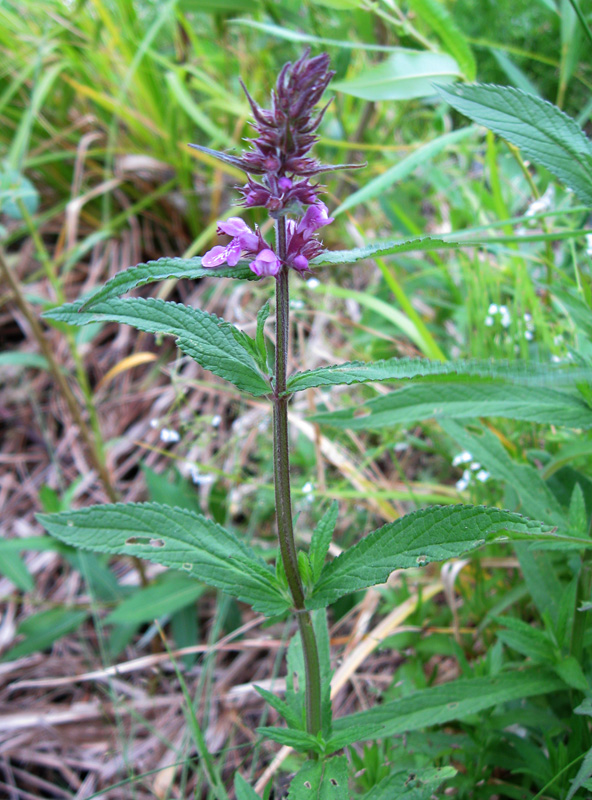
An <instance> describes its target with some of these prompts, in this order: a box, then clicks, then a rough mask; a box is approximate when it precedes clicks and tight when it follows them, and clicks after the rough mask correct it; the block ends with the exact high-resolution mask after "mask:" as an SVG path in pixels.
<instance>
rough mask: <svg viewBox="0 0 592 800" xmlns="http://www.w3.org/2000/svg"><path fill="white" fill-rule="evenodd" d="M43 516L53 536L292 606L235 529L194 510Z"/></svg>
mask: <svg viewBox="0 0 592 800" xmlns="http://www.w3.org/2000/svg"><path fill="white" fill-rule="evenodd" d="M38 519H39V521H40V522H41V524H42V525H43V526H44V527H45V528H46V530H47V531H48V532H49V533H51V534H52V536H55V537H56V538H58V539H60V540H61V541H63V542H66V543H67V544H70V545H72V546H74V547H81V548H83V549H86V550H97V551H99V552H101V553H113V554H115V553H118V554H121V555H129V556H137V557H138V558H146V559H148V560H149V561H153V562H155V563H157V564H163V565H164V566H166V567H174V568H175V569H180V570H183V571H185V572H187V574H188V575H193V576H194V577H196V578H198V579H199V580H201V581H203V582H204V583H207V584H208V585H209V586H215V587H216V588H218V589H222V591H225V592H227V593H228V594H230V595H232V596H233V597H237V598H238V599H239V600H243V601H244V602H246V603H250V604H251V605H252V606H253V608H255V609H256V610H258V611H261V612H262V613H263V614H269V615H274V614H283V613H284V612H285V611H286V610H288V609H289V608H290V604H289V603H288V602H287V600H286V599H285V598H284V597H283V596H282V594H281V592H280V590H279V588H278V586H277V583H276V580H275V576H274V574H273V571H272V570H271V568H270V567H268V566H267V564H266V563H265V562H264V561H263V560H262V559H260V558H258V557H257V556H256V555H255V553H254V552H253V551H252V550H251V548H250V547H248V546H247V545H246V544H245V543H244V542H241V541H240V540H239V539H238V538H237V537H236V536H235V535H234V534H233V533H230V531H227V530H225V529H224V528H223V527H222V526H221V525H218V524H217V523H215V522H212V520H209V519H206V517H203V516H201V515H200V514H196V513H195V512H193V511H188V510H185V509H180V508H171V507H170V506H164V505H160V504H158V503H127V504H123V503H117V504H115V505H101V506H90V507H89V508H84V509H81V510H80V511H68V512H63V513H61V514H39V516H38Z"/></svg>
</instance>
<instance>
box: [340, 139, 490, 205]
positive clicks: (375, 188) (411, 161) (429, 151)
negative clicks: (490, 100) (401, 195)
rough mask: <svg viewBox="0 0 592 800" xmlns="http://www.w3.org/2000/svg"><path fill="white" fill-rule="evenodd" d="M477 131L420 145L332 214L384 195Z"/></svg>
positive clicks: (351, 195)
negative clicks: (420, 167) (417, 169)
mask: <svg viewBox="0 0 592 800" xmlns="http://www.w3.org/2000/svg"><path fill="white" fill-rule="evenodd" d="M475 131H476V128H474V127H472V126H470V127H468V128H462V129H461V130H458V131H453V132H452V133H445V134H443V135H442V136H438V137H437V138H436V139H434V140H433V141H431V142H428V143H427V144H424V145H422V146H421V147H418V148H417V150H414V151H413V153H411V154H410V155H408V156H407V157H406V158H403V159H401V160H400V161H399V162H398V163H397V164H395V165H394V166H392V167H390V168H389V169H387V171H386V172H383V173H382V175H379V176H378V177H377V178H374V179H373V180H371V181H369V182H368V183H367V184H366V185H365V186H363V187H362V188H361V189H358V191H357V192H354V193H353V194H350V195H349V196H348V198H347V200H345V201H344V202H343V203H342V204H341V205H340V206H339V207H338V208H336V209H335V211H333V212H332V216H333V217H336V216H337V215H338V214H341V213H342V212H343V211H346V210H347V209H348V208H353V207H354V206H357V205H358V204H359V203H366V202H368V200H371V199H372V198H374V197H379V196H382V195H384V193H385V192H386V191H387V190H388V189H390V187H391V186H392V185H393V184H394V183H396V182H397V181H400V180H402V179H403V178H406V177H407V175H410V174H411V173H412V172H413V171H414V170H415V169H416V168H417V167H419V166H420V165H421V164H425V163H426V161H429V160H430V159H432V158H434V156H437V155H438V154H439V153H441V152H442V150H444V149H445V148H446V147H449V146H450V145H452V144H455V143H456V142H459V141H462V140H463V139H466V138H467V137H468V136H470V135H472V134H474V133H475Z"/></svg>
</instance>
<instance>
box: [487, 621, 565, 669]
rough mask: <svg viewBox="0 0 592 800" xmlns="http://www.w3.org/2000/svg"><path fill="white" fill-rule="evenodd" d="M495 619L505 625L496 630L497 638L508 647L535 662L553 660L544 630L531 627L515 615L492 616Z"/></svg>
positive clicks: (551, 647) (553, 654)
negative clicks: (503, 627)
mask: <svg viewBox="0 0 592 800" xmlns="http://www.w3.org/2000/svg"><path fill="white" fill-rule="evenodd" d="M494 619H495V621H496V622H497V623H499V624H500V625H504V626H505V630H504V629H501V630H499V631H498V632H497V636H498V638H499V639H500V640H501V641H502V642H503V643H504V644H505V645H507V646H508V647H511V648H512V649H513V650H516V652H517V653H521V654H522V655H524V656H526V657H527V658H532V659H533V661H535V662H541V663H543V662H547V663H548V664H552V663H553V662H554V661H555V653H554V649H553V645H552V643H551V641H550V640H549V637H548V636H547V635H546V633H545V631H542V630H539V629H538V628H533V627H532V625H528V623H526V622H523V621H522V620H521V619H517V618H516V617H494Z"/></svg>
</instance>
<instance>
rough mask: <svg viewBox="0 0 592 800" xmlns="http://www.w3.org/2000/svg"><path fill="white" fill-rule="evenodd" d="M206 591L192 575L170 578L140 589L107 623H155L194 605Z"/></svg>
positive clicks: (113, 613)
mask: <svg viewBox="0 0 592 800" xmlns="http://www.w3.org/2000/svg"><path fill="white" fill-rule="evenodd" d="M204 591H205V588H204V586H202V585H200V584H199V583H198V582H197V581H196V580H195V579H194V578H190V577H189V576H185V575H175V576H174V578H171V577H167V578H165V579H163V580H161V581H159V582H157V583H153V584H152V585H151V586H146V587H144V588H141V589H138V590H137V591H136V592H135V593H134V594H133V595H132V596H131V597H128V598H126V599H125V600H123V601H122V602H121V603H120V604H119V606H118V607H117V608H116V609H115V610H114V611H112V612H111V613H110V614H109V616H108V617H106V619H105V620H104V624H105V625H113V624H118V623H132V622H133V623H140V622H151V621H152V620H154V619H158V618H159V617H162V616H164V615H165V614H174V613H175V611H179V609H181V608H185V607H186V606H189V605H192V604H193V603H195V601H196V600H197V598H198V597H200V596H201V595H202V594H203V593H204ZM194 610H195V609H194Z"/></svg>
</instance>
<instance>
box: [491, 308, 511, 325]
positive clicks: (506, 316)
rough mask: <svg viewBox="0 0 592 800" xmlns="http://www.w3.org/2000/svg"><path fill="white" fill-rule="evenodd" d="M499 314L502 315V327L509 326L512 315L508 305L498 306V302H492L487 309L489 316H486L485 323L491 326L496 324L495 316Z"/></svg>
mask: <svg viewBox="0 0 592 800" xmlns="http://www.w3.org/2000/svg"><path fill="white" fill-rule="evenodd" d="M498 314H499V315H500V322H501V325H502V328H509V327H510V322H511V321H512V317H511V316H510V312H509V311H508V307H507V306H498V304H497V303H491V305H490V306H489V308H488V309H487V316H486V317H485V324H486V325H487V327H488V328H491V327H492V326H493V325H494V324H495V317H497V315H498Z"/></svg>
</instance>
